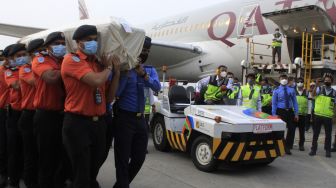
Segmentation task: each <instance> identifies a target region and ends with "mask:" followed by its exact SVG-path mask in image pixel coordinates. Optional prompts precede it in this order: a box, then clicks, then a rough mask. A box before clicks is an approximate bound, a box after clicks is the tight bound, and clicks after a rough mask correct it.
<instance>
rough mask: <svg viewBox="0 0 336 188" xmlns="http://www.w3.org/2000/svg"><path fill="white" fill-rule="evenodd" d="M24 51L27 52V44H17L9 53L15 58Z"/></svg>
mask: <svg viewBox="0 0 336 188" xmlns="http://www.w3.org/2000/svg"><path fill="white" fill-rule="evenodd" d="M22 50H25V51H26V45H25V44H21V43H17V44H15V45H14V46H12V48H11V50H10V51H9V54H8V56H13V55H15V54H16V53H17V52H19V51H22Z"/></svg>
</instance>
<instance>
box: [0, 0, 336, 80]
mask: <svg viewBox="0 0 336 188" xmlns="http://www.w3.org/2000/svg"><path fill="white" fill-rule="evenodd" d="M79 3H80V7H82V8H80V12H81V14H82V15H83V16H82V17H83V18H88V14H87V10H86V7H85V4H84V6H83V3H84V1H83V0H80V1H79ZM335 24H336V0H229V1H224V2H223V3H221V4H218V5H214V6H210V7H206V8H202V9H199V10H195V11H191V12H187V13H182V14H179V15H176V16H172V17H169V18H166V19H161V20H158V21H155V22H151V23H147V24H141V25H138V26H136V27H138V28H142V29H144V30H145V31H146V34H147V35H148V36H150V37H152V39H153V46H152V49H151V53H150V55H149V58H148V60H147V63H148V64H151V65H153V66H155V67H156V68H158V69H159V68H160V67H162V66H168V70H169V76H172V77H175V78H178V79H184V80H189V81H196V80H198V79H200V78H203V77H205V76H208V75H212V74H214V72H215V71H214V70H215V69H216V68H217V66H219V65H222V64H224V65H226V66H227V67H228V68H229V69H230V71H231V72H233V73H234V74H235V75H236V77H239V76H242V74H243V69H242V65H241V62H248V63H251V62H253V63H254V65H258V64H266V65H267V64H271V63H272V57H271V54H272V49H271V48H270V44H271V42H272V38H273V32H274V30H275V29H276V28H280V30H281V32H282V33H283V34H284V36H286V37H285V38H284V39H283V45H282V61H281V63H282V64H289V65H291V64H292V63H293V62H294V61H295V59H296V57H301V55H302V52H303V51H304V50H307V47H303V49H302V44H303V41H302V40H304V41H305V40H306V39H307V38H303V37H302V32H307V33H312V34H313V35H314V40H313V41H310V43H309V41H308V43H309V44H312V47H311V51H313V48H314V50H315V51H314V52H312V54H313V56H315V59H313V61H314V62H315V61H316V62H315V64H314V67H315V68H318V69H319V70H325V69H326V68H327V69H330V70H331V71H335V70H336V67H335V65H336V64H335V61H334V60H335V49H336V48H335V46H336V38H335V32H336V27H335ZM43 30H44V29H42V28H33V27H23V26H16V25H8V24H0V34H1V35H7V36H14V37H25V36H27V35H31V34H34V33H38V32H42V31H43ZM322 34H323V37H322ZM324 34H325V35H324ZM305 36H306V35H305ZM328 37H329V38H328ZM322 38H323V40H322ZM327 38H328V39H327ZM330 38H331V39H330ZM308 43H305V44H308ZM313 43H314V44H313ZM315 43H316V44H315ZM321 43H323V44H321ZM321 45H322V47H323V50H320V51H318V50H316V49H319V48H320V49H321ZM327 47H328V49H327ZM326 49H327V50H326ZM321 53H322V54H324V55H325V56H328V57H327V58H325V57H321ZM316 57H320V59H318V58H316ZM245 66H247V65H246V64H245ZM257 67H258V66H257ZM288 67H291V66H288Z"/></svg>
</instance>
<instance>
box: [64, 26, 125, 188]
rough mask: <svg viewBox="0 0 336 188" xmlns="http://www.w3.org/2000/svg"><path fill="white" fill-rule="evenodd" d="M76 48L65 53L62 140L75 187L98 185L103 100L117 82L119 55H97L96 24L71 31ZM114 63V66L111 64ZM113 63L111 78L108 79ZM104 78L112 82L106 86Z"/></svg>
mask: <svg viewBox="0 0 336 188" xmlns="http://www.w3.org/2000/svg"><path fill="white" fill-rule="evenodd" d="M73 40H76V43H77V46H78V51H77V52H76V53H75V54H68V55H67V56H65V58H64V61H63V63H62V78H63V81H64V84H65V90H66V93H67V96H66V99H65V117H64V123H63V126H64V127H63V142H64V144H65V147H66V150H67V152H68V154H69V156H70V159H71V163H72V168H73V172H74V182H73V187H74V188H99V184H98V182H97V180H96V178H97V175H98V172H99V169H100V167H101V165H102V163H103V162H104V158H105V151H106V148H105V145H106V122H105V117H104V114H105V113H106V103H108V102H111V101H112V100H113V98H114V95H115V93H116V89H117V85H118V82H119V74H120V71H119V66H120V65H119V63H120V61H119V58H117V57H116V56H113V57H112V58H106V57H103V58H102V61H101V63H100V62H99V61H98V60H97V58H96V53H97V48H98V43H97V28H96V27H95V26H91V25H83V26H80V27H79V28H77V30H76V31H75V33H74V35H73ZM112 65H113V66H112ZM112 67H113V74H114V75H113V78H112V80H111V81H108V78H109V75H110V74H111V70H112ZM106 82H109V83H110V84H111V85H110V87H109V90H108V91H107V90H106Z"/></svg>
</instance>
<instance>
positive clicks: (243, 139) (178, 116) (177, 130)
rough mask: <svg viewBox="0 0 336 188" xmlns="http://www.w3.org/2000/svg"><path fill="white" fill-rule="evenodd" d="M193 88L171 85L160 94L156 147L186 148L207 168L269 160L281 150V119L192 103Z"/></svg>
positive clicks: (154, 130)
mask: <svg viewBox="0 0 336 188" xmlns="http://www.w3.org/2000/svg"><path fill="white" fill-rule="evenodd" d="M164 88H165V87H164ZM192 93H193V87H192V86H189V87H188V88H187V89H185V87H183V86H181V85H175V86H172V87H171V88H170V89H166V88H165V89H164V91H163V93H162V94H160V96H159V100H158V101H157V102H156V103H155V106H156V112H155V113H154V114H153V118H152V120H151V130H152V133H153V142H154V146H155V148H156V149H157V150H159V151H168V150H170V149H174V150H180V151H183V152H188V153H190V155H191V158H192V161H193V163H194V165H195V166H196V167H197V168H198V169H199V170H201V171H206V172H211V171H214V170H216V167H217V165H218V163H219V162H224V163H226V164H228V165H234V164H239V165H240V164H269V163H271V162H272V161H273V160H274V159H276V158H277V157H280V156H283V155H284V139H283V138H284V132H285V129H286V124H285V123H284V122H283V121H282V120H280V119H277V118H275V117H272V116H270V115H268V114H264V113H259V112H256V111H254V110H252V109H247V108H244V107H241V106H222V105H221V106H216V105H204V106H203V105H192V104H191V102H190V98H192V96H191V95H192ZM188 96H189V97H188Z"/></svg>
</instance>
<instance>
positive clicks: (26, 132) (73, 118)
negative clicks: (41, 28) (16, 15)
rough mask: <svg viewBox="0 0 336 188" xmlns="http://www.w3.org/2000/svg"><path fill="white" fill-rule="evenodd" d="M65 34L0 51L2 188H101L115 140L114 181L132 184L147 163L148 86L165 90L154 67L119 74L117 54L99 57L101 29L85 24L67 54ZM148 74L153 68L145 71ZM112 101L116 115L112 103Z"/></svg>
mask: <svg viewBox="0 0 336 188" xmlns="http://www.w3.org/2000/svg"><path fill="white" fill-rule="evenodd" d="M65 40H71V39H65V37H64V34H63V33H62V32H53V33H50V34H49V35H48V36H47V38H46V40H43V39H35V40H33V41H31V42H29V44H28V46H26V45H24V44H20V43H16V44H12V45H10V46H8V47H6V48H5V49H4V50H3V51H1V54H0V58H1V59H0V63H1V65H0V134H1V135H0V187H1V188H2V187H9V188H17V187H19V183H20V179H21V178H22V179H23V180H24V183H25V185H26V187H27V188H63V187H66V182H69V180H70V182H72V187H74V188H99V187H100V186H99V184H98V182H97V180H96V178H97V175H98V172H99V169H100V167H101V166H102V165H103V163H104V162H105V160H106V158H107V155H108V152H109V149H110V147H111V144H112V139H113V138H115V147H114V149H115V163H116V174H117V182H116V184H115V185H114V187H115V188H124V187H129V184H130V182H131V181H132V180H133V179H134V178H135V176H136V174H137V173H138V171H139V170H140V169H141V166H142V164H143V162H144V160H145V156H146V149H147V141H148V137H147V127H146V125H145V120H144V115H143V113H144V106H145V96H144V89H145V88H150V89H151V90H153V91H155V92H157V91H159V90H160V87H161V85H160V82H159V80H158V77H157V74H156V72H155V69H154V68H153V67H150V66H144V65H143V63H144V62H145V61H146V59H147V57H148V53H149V50H150V47H151V39H150V38H148V37H146V39H145V43H144V46H143V50H142V53H141V55H140V56H139V64H138V65H137V66H136V67H135V68H132V69H131V70H127V71H121V70H120V60H119V58H118V57H117V56H116V55H113V56H107V55H103V56H102V57H101V59H100V60H99V59H98V57H97V56H96V54H97V49H98V46H99V45H100V44H99V43H98V42H97V28H96V27H95V26H92V25H83V26H80V27H79V28H77V30H76V31H75V32H74V34H73V37H72V40H75V41H76V43H77V48H78V50H77V51H76V52H74V53H68V54H66V44H65ZM147 71H150V73H148V72H147ZM112 102H114V105H113V110H114V117H113V118H112V107H111V103H112Z"/></svg>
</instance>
